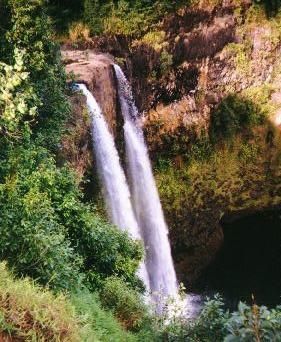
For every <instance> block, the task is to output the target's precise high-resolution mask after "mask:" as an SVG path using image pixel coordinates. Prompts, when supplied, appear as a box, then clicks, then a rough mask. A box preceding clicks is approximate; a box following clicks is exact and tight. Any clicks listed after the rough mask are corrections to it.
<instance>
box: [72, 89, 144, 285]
mask: <svg viewBox="0 0 281 342" xmlns="http://www.w3.org/2000/svg"><path fill="white" fill-rule="evenodd" d="M77 86H78V89H80V90H81V91H82V92H83V94H84V95H85V96H86V99H87V106H88V109H89V112H90V114H91V119H92V139H93V146H94V151H95V155H96V161H97V169H98V173H99V177H100V179H101V183H102V188H103V193H104V198H105V202H106V206H107V212H108V215H109V217H110V220H111V222H112V223H113V224H115V225H116V226H118V227H119V228H120V229H123V230H125V229H127V230H128V233H129V235H130V236H131V237H132V238H133V239H136V240H140V239H141V235H140V231H139V227H138V224H137V221H136V219H135V215H134V211H133V208H132V204H131V199H130V191H129V188H128V185H127V181H126V177H125V173H124V171H123V169H122V167H121V164H120V160H119V156H118V151H117V149H116V146H115V143H114V139H113V136H112V134H111V133H110V131H109V128H108V125H107V122H106V120H105V118H104V116H103V114H102V112H101V109H100V107H99V105H98V103H97V101H96V100H95V98H94V96H93V95H92V93H91V92H90V91H89V90H88V89H87V87H86V86H85V85H84V84H78V85H77ZM139 276H140V278H141V279H142V280H143V282H144V284H145V286H146V288H147V290H148V291H149V290H150V287H149V278H148V274H147V271H146V266H145V264H144V263H142V264H141V266H140V270H139Z"/></svg>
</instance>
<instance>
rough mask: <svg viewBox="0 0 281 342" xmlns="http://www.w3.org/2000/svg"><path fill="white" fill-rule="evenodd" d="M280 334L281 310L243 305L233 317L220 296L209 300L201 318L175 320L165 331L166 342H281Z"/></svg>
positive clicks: (200, 315) (163, 331) (240, 305)
mask: <svg viewBox="0 0 281 342" xmlns="http://www.w3.org/2000/svg"><path fill="white" fill-rule="evenodd" d="M280 334H281V308H280V307H277V308H276V309H271V310H269V309H267V308H266V307H264V306H262V307H258V306H257V305H255V304H254V305H253V306H252V307H251V306H248V305H246V304H244V303H241V302H240V304H239V305H238V311H236V312H233V313H231V314H230V313H229V311H228V310H225V309H224V303H223V301H222V300H221V298H220V297H219V296H215V298H214V299H212V300H208V301H207V302H206V303H205V304H204V306H203V308H202V311H201V313H200V314H199V316H198V317H196V318H193V319H188V318H185V319H184V318H183V319H178V320H174V321H173V324H170V325H167V326H164V327H163V330H162V336H164V337H165V340H166V341H190V342H217V341H224V342H234V341H241V342H242V341H243V342H252V341H279V340H280Z"/></svg>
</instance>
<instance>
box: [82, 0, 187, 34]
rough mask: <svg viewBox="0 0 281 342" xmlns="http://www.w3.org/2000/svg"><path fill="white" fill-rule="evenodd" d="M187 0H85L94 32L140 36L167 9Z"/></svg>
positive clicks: (87, 16)
mask: <svg viewBox="0 0 281 342" xmlns="http://www.w3.org/2000/svg"><path fill="white" fill-rule="evenodd" d="M182 4H186V1H165V0H157V1H151V0H145V1H140V0H119V1H111V0H107V1H99V0H85V1H84V17H85V20H86V23H87V24H88V25H89V27H90V28H91V32H92V34H100V33H102V32H105V33H107V34H113V35H114V34H124V35H132V36H134V37H139V36H141V35H142V34H144V33H146V32H147V31H149V30H151V27H152V26H153V25H154V24H156V23H157V22H158V21H159V20H160V19H161V18H162V17H163V16H164V14H165V13H167V12H169V11H174V10H176V9H177V8H178V7H180V6H181V5H182Z"/></svg>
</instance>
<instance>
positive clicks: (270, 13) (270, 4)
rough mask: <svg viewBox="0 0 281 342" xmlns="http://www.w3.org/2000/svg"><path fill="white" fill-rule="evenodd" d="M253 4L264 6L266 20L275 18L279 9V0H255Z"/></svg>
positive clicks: (280, 0)
mask: <svg viewBox="0 0 281 342" xmlns="http://www.w3.org/2000/svg"><path fill="white" fill-rule="evenodd" d="M255 3H257V4H260V5H261V6H264V9H265V12H266V15H267V17H268V18H272V17H274V16H276V15H277V14H278V11H279V9H280V7H281V0H256V1H255Z"/></svg>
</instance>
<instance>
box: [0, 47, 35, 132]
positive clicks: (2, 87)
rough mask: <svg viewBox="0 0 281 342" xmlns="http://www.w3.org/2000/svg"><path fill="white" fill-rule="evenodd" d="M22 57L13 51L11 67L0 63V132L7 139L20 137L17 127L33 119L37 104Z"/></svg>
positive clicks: (16, 50) (18, 52)
mask: <svg viewBox="0 0 281 342" xmlns="http://www.w3.org/2000/svg"><path fill="white" fill-rule="evenodd" d="M23 56H24V54H23V53H22V52H20V51H19V50H18V49H15V52H14V58H15V64H14V65H13V66H10V65H7V64H5V63H3V62H1V61H0V132H1V133H2V134H4V135H5V136H6V137H8V138H11V137H16V136H17V135H20V133H19V131H20V128H19V126H20V125H22V124H23V121H25V124H27V120H31V119H34V117H35V116H36V114H37V105H38V104H39V101H38V98H37V96H36V95H35V94H34V91H33V87H32V86H31V85H30V83H29V79H28V77H29V75H28V73H27V72H25V70H24V66H23Z"/></svg>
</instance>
